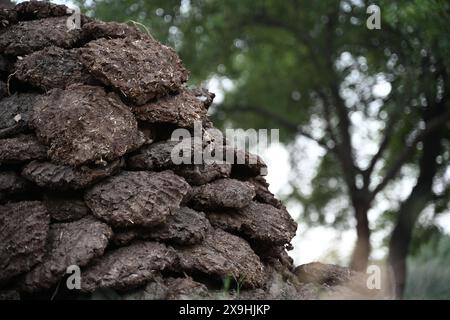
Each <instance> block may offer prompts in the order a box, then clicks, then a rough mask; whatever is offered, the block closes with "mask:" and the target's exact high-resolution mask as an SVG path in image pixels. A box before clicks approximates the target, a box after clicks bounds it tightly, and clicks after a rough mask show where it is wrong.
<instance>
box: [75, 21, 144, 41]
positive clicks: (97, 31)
mask: <svg viewBox="0 0 450 320" xmlns="http://www.w3.org/2000/svg"><path fill="white" fill-rule="evenodd" d="M82 34H83V40H84V41H91V40H97V39H100V38H106V39H116V38H132V37H134V38H136V39H141V38H145V37H146V36H145V34H143V33H142V32H140V31H139V30H138V29H137V28H135V27H132V26H129V25H127V24H125V23H117V22H103V21H99V20H94V21H91V22H88V23H85V24H84V25H83V27H82Z"/></svg>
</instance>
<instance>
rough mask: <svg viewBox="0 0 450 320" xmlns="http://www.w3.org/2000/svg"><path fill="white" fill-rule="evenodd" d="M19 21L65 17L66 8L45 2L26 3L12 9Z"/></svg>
mask: <svg viewBox="0 0 450 320" xmlns="http://www.w3.org/2000/svg"><path fill="white" fill-rule="evenodd" d="M14 10H15V11H16V12H17V19H19V20H34V19H43V18H48V17H60V16H65V15H67V7H66V6H63V5H56V4H53V3H50V2H46V1H26V2H22V3H19V4H17V5H16V6H15V7H14Z"/></svg>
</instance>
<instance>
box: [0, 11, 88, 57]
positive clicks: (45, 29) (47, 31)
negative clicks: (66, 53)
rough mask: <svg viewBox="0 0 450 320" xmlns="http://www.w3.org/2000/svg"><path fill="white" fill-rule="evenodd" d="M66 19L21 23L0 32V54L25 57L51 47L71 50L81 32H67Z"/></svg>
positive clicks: (56, 18)
mask: <svg viewBox="0 0 450 320" xmlns="http://www.w3.org/2000/svg"><path fill="white" fill-rule="evenodd" d="M66 21H67V17H55V18H48V19H40V20H31V21H21V22H19V23H17V24H14V25H12V26H11V27H9V28H7V29H4V30H1V31H0V53H5V54H8V55H16V56H21V55H26V54H30V53H32V52H34V51H38V50H41V49H44V48H45V47H49V46H51V45H54V46H57V47H61V48H73V47H74V46H76V44H77V43H78V42H79V41H80V39H81V30H72V31H67V26H66Z"/></svg>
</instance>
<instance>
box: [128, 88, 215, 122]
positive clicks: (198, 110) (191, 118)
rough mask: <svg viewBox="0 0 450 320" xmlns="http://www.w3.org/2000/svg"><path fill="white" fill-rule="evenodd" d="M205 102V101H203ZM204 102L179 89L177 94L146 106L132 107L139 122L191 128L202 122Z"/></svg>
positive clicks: (189, 92)
mask: <svg viewBox="0 0 450 320" xmlns="http://www.w3.org/2000/svg"><path fill="white" fill-rule="evenodd" d="M205 101H207V100H205ZM205 101H202V99H201V98H199V97H197V96H196V92H195V91H192V90H189V89H181V91H180V93H179V94H176V95H168V96H165V97H162V98H161V99H158V100H157V101H154V102H150V103H148V104H145V105H142V106H138V107H134V108H133V112H134V114H135V115H136V118H137V119H138V120H140V121H144V122H148V123H171V124H175V125H177V126H178V127H181V128H193V127H194V123H195V122H200V123H201V122H203V121H204V120H205V117H206V113H207V105H206V103H205Z"/></svg>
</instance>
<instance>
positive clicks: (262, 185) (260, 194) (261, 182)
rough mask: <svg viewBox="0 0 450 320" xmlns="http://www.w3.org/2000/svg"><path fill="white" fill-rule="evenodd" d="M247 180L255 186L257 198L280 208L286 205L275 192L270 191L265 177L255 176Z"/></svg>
mask: <svg viewBox="0 0 450 320" xmlns="http://www.w3.org/2000/svg"><path fill="white" fill-rule="evenodd" d="M247 181H248V182H250V183H251V184H252V185H253V186H254V187H255V191H256V197H255V200H257V201H259V202H262V203H267V204H270V205H272V206H274V207H275V208H278V209H282V208H283V207H284V206H283V204H282V203H281V201H280V200H278V199H277V198H275V196H274V194H273V193H272V192H270V191H269V184H268V183H267V182H266V179H264V177H260V176H258V177H253V178H250V179H248V180H247Z"/></svg>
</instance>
